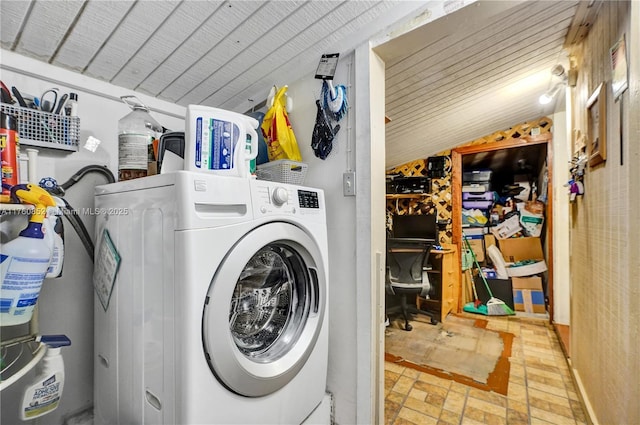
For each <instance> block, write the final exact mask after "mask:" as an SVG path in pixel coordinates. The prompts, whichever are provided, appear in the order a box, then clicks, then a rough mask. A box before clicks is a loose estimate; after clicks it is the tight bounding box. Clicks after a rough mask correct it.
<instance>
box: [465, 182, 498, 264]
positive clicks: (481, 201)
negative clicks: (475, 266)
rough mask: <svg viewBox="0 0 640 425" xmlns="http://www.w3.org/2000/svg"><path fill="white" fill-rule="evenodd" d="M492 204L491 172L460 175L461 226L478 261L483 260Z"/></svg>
mask: <svg viewBox="0 0 640 425" xmlns="http://www.w3.org/2000/svg"><path fill="white" fill-rule="evenodd" d="M493 202H494V193H493V192H491V170H471V171H464V172H463V173H462V208H463V209H462V224H463V227H465V230H464V233H465V236H466V237H467V239H468V240H469V244H470V245H471V249H472V250H473V252H474V254H475V255H476V258H477V259H478V261H480V262H482V261H484V259H485V251H484V237H485V234H486V233H487V227H486V226H487V225H488V223H489V215H490V212H491V207H492V206H493Z"/></svg>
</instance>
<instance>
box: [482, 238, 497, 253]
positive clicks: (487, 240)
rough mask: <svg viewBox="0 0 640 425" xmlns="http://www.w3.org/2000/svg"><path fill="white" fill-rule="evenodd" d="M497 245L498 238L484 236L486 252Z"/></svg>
mask: <svg viewBox="0 0 640 425" xmlns="http://www.w3.org/2000/svg"><path fill="white" fill-rule="evenodd" d="M495 244H496V237H495V236H493V235H484V250H485V251H486V250H487V249H489V247H490V246H491V245H495Z"/></svg>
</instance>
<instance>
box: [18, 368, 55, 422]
mask: <svg viewBox="0 0 640 425" xmlns="http://www.w3.org/2000/svg"><path fill="white" fill-rule="evenodd" d="M60 378H61V377H60V376H59V374H57V373H56V374H53V375H51V376H50V377H49V378H47V379H45V380H44V381H42V386H40V387H38V388H35V389H34V390H33V395H31V394H28V396H29V398H28V400H29V404H28V405H26V406H23V408H24V416H25V417H26V418H28V419H31V418H36V417H38V416H42V415H43V414H45V413H47V412H50V411H51V410H54V409H55V408H56V407H58V403H60V393H61V392H62V381H61V379H60Z"/></svg>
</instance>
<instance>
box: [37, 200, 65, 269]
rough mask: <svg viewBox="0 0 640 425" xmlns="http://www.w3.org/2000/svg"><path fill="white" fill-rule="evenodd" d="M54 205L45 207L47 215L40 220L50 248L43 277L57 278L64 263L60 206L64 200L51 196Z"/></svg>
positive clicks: (62, 205)
mask: <svg viewBox="0 0 640 425" xmlns="http://www.w3.org/2000/svg"><path fill="white" fill-rule="evenodd" d="M53 200H54V202H55V203H56V206H55V207H49V208H47V216H46V217H45V219H44V221H43V222H42V231H43V232H44V240H45V241H46V242H47V244H48V245H49V249H50V250H51V262H50V263H49V268H48V269H47V275H46V276H45V278H47V279H51V278H58V277H60V276H62V266H63V264H64V224H63V223H62V208H61V207H64V206H65V205H64V201H63V200H62V199H60V198H58V197H55V196H53Z"/></svg>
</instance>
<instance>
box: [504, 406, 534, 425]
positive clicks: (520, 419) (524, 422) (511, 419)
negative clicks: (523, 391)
mask: <svg viewBox="0 0 640 425" xmlns="http://www.w3.org/2000/svg"><path fill="white" fill-rule="evenodd" d="M507 423H508V424H509V425H528V424H529V415H528V413H524V412H521V411H519V410H514V409H508V410H507Z"/></svg>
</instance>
